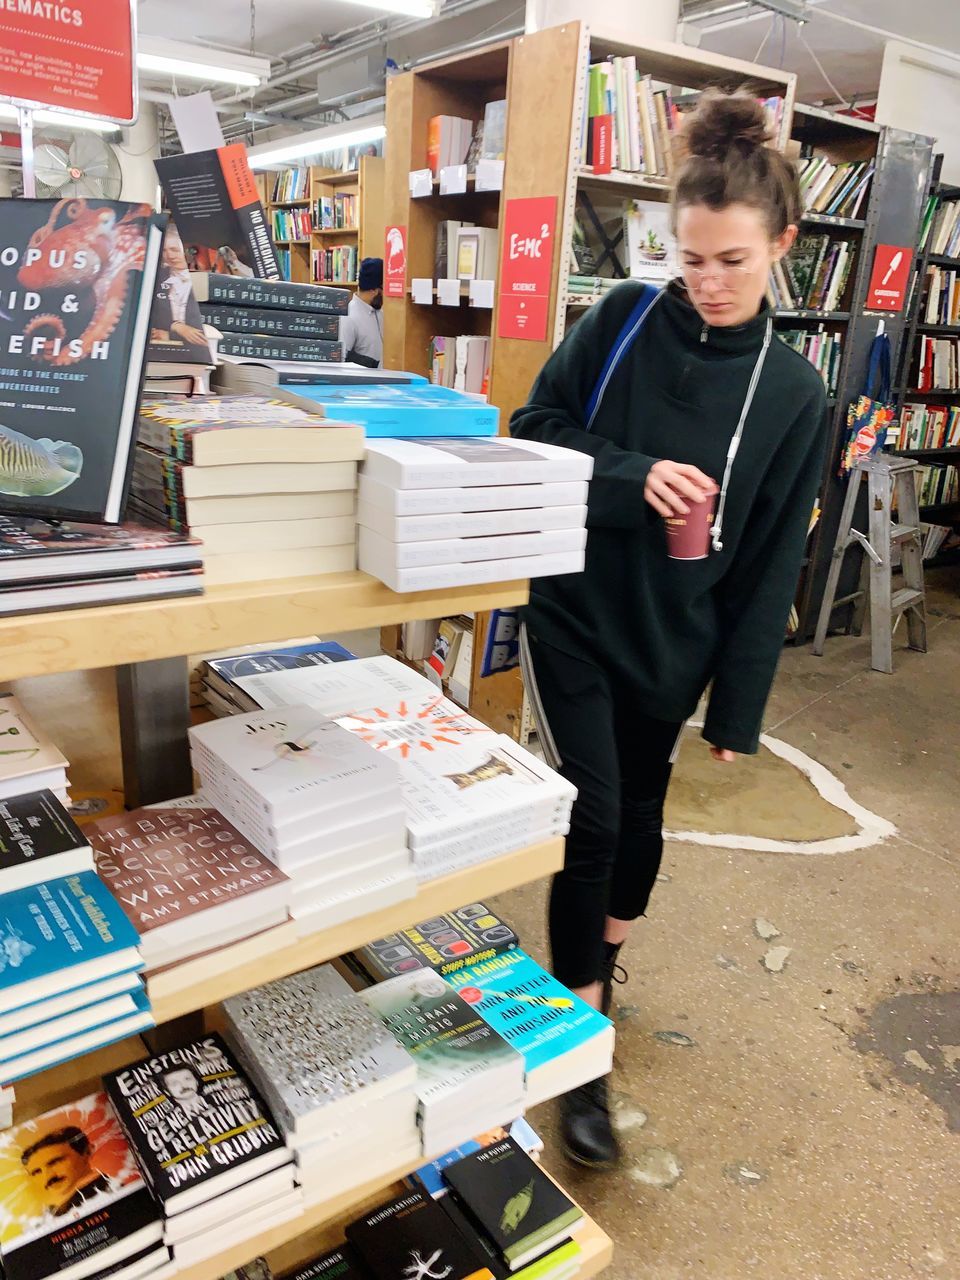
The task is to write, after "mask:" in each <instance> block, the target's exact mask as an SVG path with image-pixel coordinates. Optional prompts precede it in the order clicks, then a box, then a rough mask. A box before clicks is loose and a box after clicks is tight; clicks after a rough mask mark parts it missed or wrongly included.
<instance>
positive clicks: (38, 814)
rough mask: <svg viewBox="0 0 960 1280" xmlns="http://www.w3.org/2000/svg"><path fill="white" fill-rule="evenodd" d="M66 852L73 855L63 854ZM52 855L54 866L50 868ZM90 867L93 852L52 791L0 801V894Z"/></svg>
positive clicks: (86, 869) (91, 865) (30, 793)
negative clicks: (55, 863) (69, 856)
mask: <svg viewBox="0 0 960 1280" xmlns="http://www.w3.org/2000/svg"><path fill="white" fill-rule="evenodd" d="M69 854H73V855H74V856H73V857H72V858H67V857H64V856H63V855H69ZM54 858H55V859H57V860H58V861H57V867H56V869H54V870H51V869H50V868H51V866H52V863H51V859H54ZM68 863H69V865H68ZM61 868H62V869H61ZM92 870H93V855H92V854H91V853H90V847H89V845H88V844H87V842H86V840H85V839H84V837H83V833H82V832H81V831H80V828H79V827H78V826H77V824H76V823H75V822H74V821H73V819H72V818H71V817H70V815H69V813H67V811H66V809H64V807H63V805H62V804H61V803H60V801H59V800H58V799H57V797H56V796H55V795H54V794H53V792H52V791H31V792H28V793H27V794H26V795H20V796H9V797H8V798H7V799H6V800H0V893H6V892H7V890H8V889H13V888H15V887H17V886H18V885H26V884H37V883H38V882H39V881H41V880H48V879H52V878H55V877H57V876H66V875H72V874H74V873H76V872H80V871H92Z"/></svg>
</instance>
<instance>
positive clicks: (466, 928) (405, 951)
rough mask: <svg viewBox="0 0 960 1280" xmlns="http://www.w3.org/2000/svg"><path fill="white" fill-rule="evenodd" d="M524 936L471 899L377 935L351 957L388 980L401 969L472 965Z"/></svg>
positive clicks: (358, 967) (373, 978)
mask: <svg viewBox="0 0 960 1280" xmlns="http://www.w3.org/2000/svg"><path fill="white" fill-rule="evenodd" d="M518 945H519V939H518V938H517V935H516V934H515V933H514V931H513V929H511V928H510V926H509V925H508V924H507V923H506V922H505V921H504V920H501V919H500V917H499V916H497V915H495V914H494V913H493V912H492V911H491V910H490V908H489V907H488V906H487V905H486V903H483V902H471V903H468V904H467V905H466V906H463V907H459V908H457V910H455V911H447V912H444V913H443V914H442V915H439V916H434V917H432V918H431V919H430V920H423V921H421V922H420V923H419V924H415V925H411V926H410V928H409V929H401V930H400V931H399V933H392V934H390V935H389V936H388V937H386V938H377V939H376V940H375V941H374V942H370V943H368V944H367V946H365V947H361V948H360V949H359V950H358V951H354V952H352V953H351V954H350V956H349V957H348V959H349V961H350V964H351V967H352V968H353V970H354V972H356V973H358V974H359V975H360V976H361V977H362V978H363V980H364V981H365V982H367V983H374V982H385V981H386V979H387V978H395V977H396V976H397V974H399V973H409V972H411V971H412V970H414V969H433V970H434V972H436V973H439V974H440V976H441V978H445V977H446V976H447V975H448V974H451V973H456V972H458V971H459V970H460V969H463V968H466V966H467V965H471V964H479V963H480V962H481V961H484V960H492V959H493V957H494V956H498V955H500V954H501V953H502V952H504V951H513V950H514V949H515V948H516V947H517V946H518Z"/></svg>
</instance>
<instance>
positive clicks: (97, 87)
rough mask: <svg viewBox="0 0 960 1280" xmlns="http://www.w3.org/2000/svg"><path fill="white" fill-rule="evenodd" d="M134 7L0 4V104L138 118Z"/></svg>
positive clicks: (92, 2) (36, 1) (6, 0)
mask: <svg viewBox="0 0 960 1280" xmlns="http://www.w3.org/2000/svg"><path fill="white" fill-rule="evenodd" d="M134 55H135V51H134V23H133V10H132V6H131V0H0V100H4V99H6V100H8V101H10V102H15V103H18V104H19V105H20V106H24V107H52V108H54V109H55V110H58V111H82V112H85V113H86V114H87V115H93V116H100V117H101V118H103V119H105V120H113V121H116V122H117V123H118V124H130V123H131V122H132V121H133V120H134V119H135V118H136V102H135V97H134V89H133V77H134V62H135V56H134Z"/></svg>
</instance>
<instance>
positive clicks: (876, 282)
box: [867, 244, 913, 311]
mask: <svg viewBox="0 0 960 1280" xmlns="http://www.w3.org/2000/svg"><path fill="white" fill-rule="evenodd" d="M912 264H913V250H912V249H908V248H905V247H903V246H902V245H896V244H878V245H877V248H876V252H875V253H874V255H873V272H872V274H871V276H870V289H869V291H868V293H867V309H868V310H871V311H872V310H877V311H902V310H903V307H904V303H905V302H906V297H907V284H908V282H909V280H910V267H911V266H912Z"/></svg>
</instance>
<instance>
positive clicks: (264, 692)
mask: <svg viewBox="0 0 960 1280" xmlns="http://www.w3.org/2000/svg"><path fill="white" fill-rule="evenodd" d="M237 683H238V684H239V685H240V686H241V688H242V689H243V690H244V692H245V693H247V694H248V695H249V696H250V697H251V698H252V699H253V700H254V701H255V702H256V703H257V704H258V705H259V706H260V707H262V708H263V711H262V712H261V713H260V714H261V717H263V720H264V722H266V723H269V717H270V714H271V713H273V715H275V716H277V717H279V718H281V719H283V718H285V717H287V716H288V715H291V714H292V712H291V711H290V708H291V707H292V706H297V705H302V704H307V706H309V707H312V708H313V709H314V715H315V718H318V719H321V720H322V719H323V718H324V717H327V716H330V717H332V718H333V719H334V720H336V721H337V723H338V724H339V725H340V726H341V727H342V730H343V731H346V732H349V733H351V734H355V735H357V736H358V737H359V738H360V739H361V741H362V745H363V746H365V747H366V748H367V749H368V750H369V751H370V752H371V753H372V755H373V756H374V758H375V760H376V761H377V762H378V764H379V765H380V767H381V768H383V769H386V768H388V767H392V768H393V769H395V770H396V771H397V774H396V776H397V777H398V779H399V788H400V794H401V798H402V799H401V802H402V806H403V811H404V814H403V816H404V821H405V825H406V836H407V841H408V843H409V846H410V853H411V856H412V859H413V867H414V870H415V872H416V875H417V878H418V879H419V880H430V879H434V878H435V877H437V876H441V875H446V874H448V873H450V872H452V871H456V870H458V869H460V868H461V867H464V866H470V865H473V864H475V863H478V862H485V861H487V860H488V859H490V858H495V857H498V856H499V855H501V854H503V853H507V852H509V851H510V850H511V849H518V848H522V847H523V846H525V845H528V844H533V843H535V842H537V841H541V840H548V839H551V838H554V837H556V836H558V835H565V834H566V832H567V830H568V829H569V823H570V808H571V805H572V802H573V798H574V796H575V794H576V793H575V791H574V788H572V787H571V786H570V785H569V783H567V782H565V781H564V779H562V778H561V777H560V776H559V775H558V774H556V773H554V772H553V770H551V769H549V768H548V767H547V766H546V765H544V764H543V763H542V762H541V761H539V760H537V759H536V757H535V756H533V755H531V754H530V753H529V752H527V751H524V750H523V748H522V747H519V746H517V745H516V743H514V742H513V741H512V740H511V739H510V738H507V737H506V736H504V735H500V734H496V733H493V732H492V731H491V730H490V729H488V728H487V727H486V726H485V725H483V724H481V723H480V721H479V720H475V719H473V717H472V716H469V715H468V714H467V713H466V712H465V711H463V710H461V708H460V707H458V706H456V704H455V703H452V702H450V701H448V700H447V699H446V698H444V697H442V696H441V695H440V694H439V693H438V691H437V689H436V686H435V685H433V684H432V683H431V682H430V681H429V680H428V679H427V678H426V677H425V676H421V675H418V674H417V673H416V672H415V671H413V670H412V669H411V668H410V667H408V666H406V665H405V664H404V663H402V662H398V661H397V660H396V659H395V658H388V657H379V658H361V659H357V660H356V661H354V662H340V663H336V664H335V665H332V666H315V667H301V668H298V669H296V670H292V671H275V672H272V673H269V674H267V675H255V676H240V677H238V678H237ZM242 719H243V718H242V717H241V718H240V720H241V722H242ZM235 723H237V717H234V718H233V719H232V720H230V721H221V722H220V726H223V725H224V724H235ZM217 727H218V726H214V725H206V726H204V727H203V728H201V729H195V730H192V731H191V733H192V734H205V733H209V732H210V731H211V730H213V729H214V728H217ZM202 776H204V778H206V776H207V775H206V774H205V773H203V772H202ZM204 786H205V787H206V782H205V783H204ZM231 816H232V815H231ZM238 825H239V824H238Z"/></svg>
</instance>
